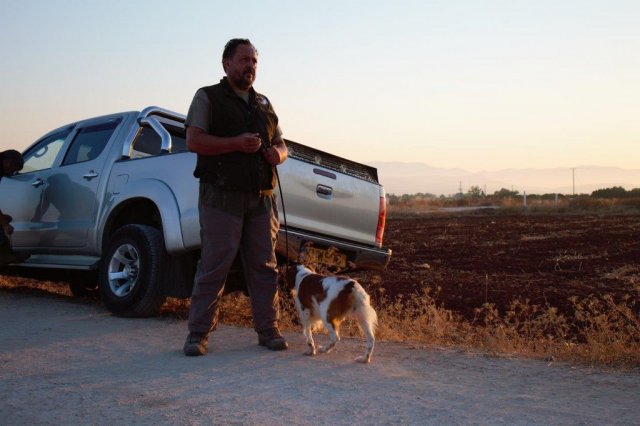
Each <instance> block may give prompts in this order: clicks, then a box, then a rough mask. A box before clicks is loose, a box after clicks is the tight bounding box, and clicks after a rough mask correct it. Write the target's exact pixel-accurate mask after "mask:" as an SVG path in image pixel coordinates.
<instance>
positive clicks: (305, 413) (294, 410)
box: [0, 290, 640, 425]
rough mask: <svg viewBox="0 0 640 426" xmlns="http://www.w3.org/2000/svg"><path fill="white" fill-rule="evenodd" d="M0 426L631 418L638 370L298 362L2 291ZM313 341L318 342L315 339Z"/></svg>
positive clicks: (444, 359) (391, 352) (387, 353)
mask: <svg viewBox="0 0 640 426" xmlns="http://www.w3.org/2000/svg"><path fill="white" fill-rule="evenodd" d="M0 323H1V324H2V328H1V329H0V419H2V420H0V423H3V424H56V425H57V424H98V425H99V424H110V425H112V424H141V425H145V424H153V425H162V424H178V425H181V424H195V425H197V424H249V425H251V424H260V425H281V424H331V425H341V424H421V425H422V424H509V425H512V424H637V421H638V418H640V375H639V374H638V373H637V372H628V373H626V372H605V371H600V370H593V369H587V368H581V367H580V368H577V367H571V366H566V365H561V364H551V365H549V364H546V363H543V362H539V361H528V360H514V359H505V358H489V357H485V356H481V355H474V354H468V353H459V352H455V351H451V350H444V349H438V348H420V347H414V346H410V345H403V344H395V343H386V342H380V343H379V344H378V345H377V346H376V351H375V353H374V358H373V362H372V363H371V364H369V365H361V364H356V363H354V362H353V359H354V358H355V356H357V355H358V354H360V352H361V348H362V346H361V345H362V342H360V341H359V340H357V339H353V340H352V339H345V340H343V341H342V342H341V343H340V345H339V347H338V350H337V352H335V353H332V354H328V355H322V356H317V357H314V358H310V357H305V356H303V355H302V352H303V351H304V350H305V344H304V340H303V338H302V336H301V335H300V334H296V333H287V334H286V337H287V338H288V339H289V342H290V350H288V351H284V352H279V353H273V352H269V351H267V350H265V349H264V348H261V347H259V346H258V345H257V339H256V336H255V333H254V332H253V331H252V330H250V329H246V328H235V327H228V326H221V327H220V328H219V329H218V330H217V331H216V332H215V334H214V335H213V336H212V339H211V341H210V344H209V348H210V352H209V354H208V355H207V356H205V357H200V358H187V357H185V356H183V355H182V352H181V348H182V343H183V340H184V338H185V335H186V322H185V321H182V320H176V319H161V318H150V319H125V318H118V317H115V316H112V315H111V314H109V313H108V312H107V311H106V310H104V308H103V307H102V306H100V305H99V304H95V303H86V302H82V301H78V300H74V299H66V298H62V297H55V296H48V295H42V294H19V293H13V292H7V291H2V290H0ZM321 339H322V336H321Z"/></svg>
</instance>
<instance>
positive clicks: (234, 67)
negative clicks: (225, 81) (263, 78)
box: [223, 44, 258, 90]
mask: <svg viewBox="0 0 640 426" xmlns="http://www.w3.org/2000/svg"><path fill="white" fill-rule="evenodd" d="M223 64H224V67H225V70H226V72H227V77H228V78H229V82H230V83H231V86H233V87H234V88H236V89H240V90H249V88H250V87H251V86H252V85H253V82H254V81H255V79H256V68H257V67H258V52H256V50H255V49H254V48H253V46H251V45H248V44H240V45H238V47H237V48H236V53H235V54H234V55H233V56H232V57H231V58H229V59H224V60H223Z"/></svg>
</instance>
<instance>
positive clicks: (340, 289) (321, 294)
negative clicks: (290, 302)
mask: <svg viewBox="0 0 640 426" xmlns="http://www.w3.org/2000/svg"><path fill="white" fill-rule="evenodd" d="M287 280H288V285H289V289H290V290H291V293H292V294H293V298H294V301H295V305H296V308H297V309H298V315H299V317H300V322H301V323H302V332H303V334H304V336H305V337H306V339H307V344H308V345H309V349H308V350H307V352H305V355H310V356H313V355H316V344H315V342H314V340H313V336H312V331H313V328H314V327H315V326H316V325H318V324H320V323H322V324H323V325H324V327H325V328H326V329H327V331H328V332H329V338H330V341H329V343H328V344H327V345H325V346H320V347H319V348H318V351H319V352H320V353H328V352H330V351H331V350H332V349H333V348H334V347H335V346H336V344H337V343H338V341H340V330H339V328H340V324H341V323H342V321H343V320H344V319H345V318H346V317H348V316H349V315H352V314H353V315H354V316H355V317H356V318H357V319H358V323H359V324H360V328H361V329H362V332H363V333H364V335H365V337H366V340H367V343H366V349H365V351H364V355H362V356H359V357H357V358H356V361H357V362H362V363H369V362H370V361H371V355H372V354H373V347H374V345H375V335H374V332H375V328H376V326H377V325H378V315H377V314H376V311H375V310H374V309H373V308H372V307H371V301H370V298H369V295H368V294H367V292H366V291H365V290H364V289H363V288H362V286H361V285H360V284H359V283H358V282H357V281H356V280H353V279H351V278H348V277H342V276H324V275H319V274H316V273H315V271H313V270H312V269H310V268H308V267H305V266H303V265H294V266H291V267H290V269H289V270H288V273H287Z"/></svg>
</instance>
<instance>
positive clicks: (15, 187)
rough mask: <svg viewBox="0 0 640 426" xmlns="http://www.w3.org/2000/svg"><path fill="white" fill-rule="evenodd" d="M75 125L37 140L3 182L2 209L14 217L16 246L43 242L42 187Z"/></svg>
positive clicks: (14, 242) (35, 245)
mask: <svg viewBox="0 0 640 426" xmlns="http://www.w3.org/2000/svg"><path fill="white" fill-rule="evenodd" d="M72 129H73V127H72V126H71V127H68V128H67V129H64V130H61V131H58V132H55V133H54V134H52V135H49V136H46V137H45V138H44V139H42V140H41V141H39V142H37V143H36V144H35V145H33V146H32V147H31V148H30V149H29V150H27V151H26V152H25V153H24V154H23V157H24V167H23V169H22V170H21V171H20V172H19V173H18V174H16V175H15V176H10V177H5V178H3V179H2V183H0V200H1V202H2V211H3V212H4V213H6V214H8V215H10V216H11V217H13V222H11V225H12V226H13V227H14V229H15V230H14V232H13V235H12V236H11V244H12V245H13V246H14V247H21V248H31V247H37V246H39V243H40V232H41V229H42V227H43V224H42V223H41V222H40V221H39V219H38V218H37V211H38V206H39V205H40V202H41V199H42V190H43V188H44V186H45V182H46V181H47V179H48V178H49V176H50V175H51V173H53V166H54V164H55V163H56V159H57V158H58V157H59V156H60V155H61V150H62V148H63V146H64V144H65V140H66V139H67V138H68V137H69V134H70V133H71V131H72Z"/></svg>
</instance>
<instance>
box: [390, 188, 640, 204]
mask: <svg viewBox="0 0 640 426" xmlns="http://www.w3.org/2000/svg"><path fill="white" fill-rule="evenodd" d="M580 196H582V197H584V196H588V197H591V198H608V199H618V198H640V188H633V189H631V190H626V189H624V188H623V187H621V186H614V187H611V188H603V189H597V190H595V191H593V192H592V193H591V194H590V195H587V194H580ZM521 197H523V195H522V194H520V192H519V191H516V190H509V189H507V188H501V189H499V190H497V191H495V192H494V193H493V194H489V195H487V194H485V191H484V190H483V189H482V188H480V187H479V186H475V185H474V186H471V187H470V188H469V189H468V190H467V192H466V193H458V194H455V195H435V194H430V193H423V192H419V193H417V194H402V195H396V194H388V195H387V198H388V199H389V203H391V204H396V203H406V202H409V201H423V200H424V201H434V200H442V201H444V200H455V199H458V200H460V199H465V200H479V199H482V198H491V199H495V200H508V199H514V198H521ZM567 197H570V195H566V194H556V193H551V194H549V193H547V194H527V198H528V199H530V200H535V199H540V200H560V199H564V198H567Z"/></svg>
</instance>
